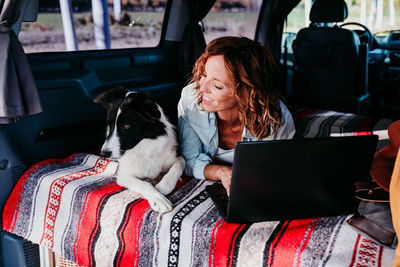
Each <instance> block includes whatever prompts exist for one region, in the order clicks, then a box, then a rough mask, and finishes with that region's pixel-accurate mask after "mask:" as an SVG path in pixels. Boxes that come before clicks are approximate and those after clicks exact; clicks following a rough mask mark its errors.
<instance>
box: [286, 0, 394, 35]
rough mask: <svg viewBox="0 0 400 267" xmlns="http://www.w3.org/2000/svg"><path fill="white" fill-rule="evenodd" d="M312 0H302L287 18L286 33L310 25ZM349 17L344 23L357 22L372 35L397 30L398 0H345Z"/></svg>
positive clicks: (294, 31)
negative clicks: (365, 27)
mask: <svg viewBox="0 0 400 267" xmlns="http://www.w3.org/2000/svg"><path fill="white" fill-rule="evenodd" d="M311 4H312V0H302V1H301V2H300V3H299V4H298V5H297V6H296V7H295V8H294V9H293V10H292V12H291V13H290V14H289V16H288V17H287V24H286V32H292V33H296V32H298V31H299V30H300V29H301V28H304V27H307V26H308V25H309V23H310V21H309V14H310V8H311ZM346 4H347V7H348V10H349V15H348V17H347V19H346V20H345V21H344V22H358V23H361V24H363V25H365V26H367V27H368V28H369V29H370V30H371V32H372V33H378V32H387V31H390V30H395V29H398V28H399V27H398V26H399V25H400V1H398V0H372V1H366V0H346Z"/></svg>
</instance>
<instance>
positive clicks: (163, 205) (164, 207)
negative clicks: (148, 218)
mask: <svg viewBox="0 0 400 267" xmlns="http://www.w3.org/2000/svg"><path fill="white" fill-rule="evenodd" d="M147 201H149V204H150V207H151V208H152V209H153V210H154V211H157V212H159V213H166V212H169V211H171V210H172V204H171V202H170V201H169V200H168V199H167V198H166V197H164V196H163V195H161V194H160V195H157V196H155V197H154V198H151V199H148V200H147Z"/></svg>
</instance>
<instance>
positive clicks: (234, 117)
mask: <svg viewBox="0 0 400 267" xmlns="http://www.w3.org/2000/svg"><path fill="white" fill-rule="evenodd" d="M217 118H218V122H219V123H221V124H223V125H229V126H232V127H234V126H237V125H241V124H242V123H241V121H240V119H239V111H238V109H237V108H233V109H229V110H223V111H218V112H217Z"/></svg>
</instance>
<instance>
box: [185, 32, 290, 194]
mask: <svg viewBox="0 0 400 267" xmlns="http://www.w3.org/2000/svg"><path fill="white" fill-rule="evenodd" d="M279 81H280V73H279V67H278V65H277V64H276V62H275V60H274V57H273V55H272V53H271V52H270V51H269V50H267V49H266V48H264V47H263V46H261V45H260V44H258V43H256V42H254V41H252V40H250V39H248V38H245V37H222V38H217V39H215V40H214V41H212V42H210V43H209V44H208V45H207V47H206V51H205V52H204V54H203V55H202V56H201V57H200V58H199V59H198V60H197V62H196V64H195V67H194V69H193V78H192V81H191V82H192V83H190V84H189V85H187V86H186V87H185V88H183V90H182V96H181V99H180V101H179V104H178V130H179V138H180V145H181V150H182V154H183V156H184V157H185V159H186V169H185V172H186V174H187V175H190V176H194V177H196V178H200V179H208V180H213V181H217V180H221V182H222V184H223V185H224V187H225V188H226V190H227V192H228V194H229V187H230V182H231V176H232V167H231V166H230V165H231V164H232V161H233V151H234V147H235V144H236V143H237V142H240V141H254V140H272V139H288V138H292V137H293V135H294V133H295V127H294V123H293V118H292V116H291V114H290V112H289V111H288V109H287V107H286V106H285V105H284V104H283V103H282V102H281V101H280V93H279V86H280V85H279Z"/></svg>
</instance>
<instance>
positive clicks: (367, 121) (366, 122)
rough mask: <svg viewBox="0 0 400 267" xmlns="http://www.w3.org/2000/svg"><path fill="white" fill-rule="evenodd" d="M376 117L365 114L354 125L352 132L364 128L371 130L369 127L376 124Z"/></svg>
mask: <svg viewBox="0 0 400 267" xmlns="http://www.w3.org/2000/svg"><path fill="white" fill-rule="evenodd" d="M376 121H377V118H375V117H368V116H365V117H364V118H363V119H362V120H361V121H360V122H359V123H358V124H357V125H356V126H355V127H354V132H360V131H365V130H372V129H371V128H372V127H373V126H374V125H375V124H376Z"/></svg>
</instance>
